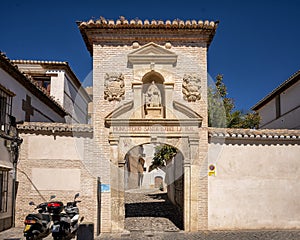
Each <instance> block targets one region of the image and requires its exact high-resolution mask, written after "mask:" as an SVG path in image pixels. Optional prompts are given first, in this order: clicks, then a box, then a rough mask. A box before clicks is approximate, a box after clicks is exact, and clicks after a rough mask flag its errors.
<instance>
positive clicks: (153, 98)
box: [144, 81, 162, 118]
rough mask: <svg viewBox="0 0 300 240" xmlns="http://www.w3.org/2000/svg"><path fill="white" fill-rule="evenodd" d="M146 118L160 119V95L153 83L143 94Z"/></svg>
mask: <svg viewBox="0 0 300 240" xmlns="http://www.w3.org/2000/svg"><path fill="white" fill-rule="evenodd" d="M144 102H145V116H146V118H161V117H162V94H161V92H160V90H159V88H158V87H157V85H156V84H155V82H154V81H152V83H151V84H150V85H149V87H148V89H147V91H146V93H144Z"/></svg>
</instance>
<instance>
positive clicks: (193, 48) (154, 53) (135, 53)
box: [78, 18, 217, 232]
mask: <svg viewBox="0 0 300 240" xmlns="http://www.w3.org/2000/svg"><path fill="white" fill-rule="evenodd" d="M78 26H79V29H80V31H81V34H82V35H83V38H84V40H85V43H86V45H87V48H88V49H89V51H90V53H91V54H92V55H93V102H94V109H93V112H94V116H93V126H94V139H95V140H94V141H95V144H96V146H98V148H99V149H98V150H97V151H95V152H96V158H95V159H97V160H98V161H101V164H100V165H101V169H99V175H100V176H101V181H102V183H103V184H106V185H108V186H109V189H110V190H109V191H107V192H103V193H102V195H101V199H102V200H101V208H100V210H101V231H102V232H120V231H123V230H124V219H125V210H124V187H125V184H124V167H125V156H126V154H127V152H128V151H130V149H132V148H134V147H135V146H140V145H143V144H146V143H153V144H155V143H160V144H168V145H171V146H174V147H176V148H177V149H178V150H179V151H180V152H181V153H182V155H183V172H184V175H183V176H184V181H183V182H184V194H183V195H184V200H183V202H184V203H183V218H184V230H185V231H198V230H200V229H207V211H208V210H207V205H208V204H207V175H206V169H207V159H206V156H207V144H208V139H207V136H208V134H207V128H206V127H207V101H206V98H207V96H206V88H207V60H206V58H207V57H206V54H207V49H208V46H209V44H210V42H211V41H212V38H213V36H214V34H215V30H216V27H217V26H216V24H215V23H214V22H210V23H209V22H207V21H206V22H202V21H199V22H197V21H187V22H183V21H179V20H178V21H177V20H176V21H173V22H170V21H166V22H162V21H158V22H156V21H152V22H151V23H150V22H149V21H144V22H142V21H140V20H137V21H135V20H132V21H130V22H128V21H127V20H126V19H124V18H121V19H119V20H117V21H116V22H114V21H107V20H105V19H103V18H101V19H100V20H98V21H93V20H91V21H89V22H80V23H78ZM105 160H108V161H105ZM203 172H204V174H203Z"/></svg>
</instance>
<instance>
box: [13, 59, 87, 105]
mask: <svg viewBox="0 0 300 240" xmlns="http://www.w3.org/2000/svg"><path fill="white" fill-rule="evenodd" d="M10 61H11V62H12V63H14V64H25V65H26V64H37V65H41V66H43V67H45V68H46V69H49V70H51V69H53V68H59V69H60V70H64V71H65V72H66V73H67V75H68V76H70V77H71V78H72V79H73V80H74V81H73V82H74V84H75V85H76V87H77V88H78V89H80V92H81V93H82V94H83V96H84V97H85V98H86V99H87V101H88V102H91V99H90V97H89V95H88V94H87V92H86V91H85V90H84V88H83V87H82V84H81V82H80V81H79V79H78V78H77V76H76V75H75V73H74V71H73V70H72V68H71V66H70V65H69V63H68V62H65V61H64V62H62V61H40V60H22V59H16V60H10Z"/></svg>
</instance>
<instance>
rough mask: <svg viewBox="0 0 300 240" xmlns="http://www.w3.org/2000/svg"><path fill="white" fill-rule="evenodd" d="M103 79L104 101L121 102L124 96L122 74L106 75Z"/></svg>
mask: <svg viewBox="0 0 300 240" xmlns="http://www.w3.org/2000/svg"><path fill="white" fill-rule="evenodd" d="M104 78H105V81H104V99H106V100H108V101H113V100H116V101H121V100H122V97H123V95H124V94H125V87H124V86H125V84H124V76H123V74H122V73H106V74H105V77H104Z"/></svg>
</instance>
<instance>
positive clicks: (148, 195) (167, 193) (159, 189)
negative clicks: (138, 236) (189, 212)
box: [124, 143, 184, 231]
mask: <svg viewBox="0 0 300 240" xmlns="http://www.w3.org/2000/svg"><path fill="white" fill-rule="evenodd" d="M166 146H167V147H169V148H170V149H173V151H175V152H173V153H172V154H173V155H172V156H171V157H170V158H169V159H167V158H168V157H166V160H165V162H164V164H161V165H155V164H154V162H155V161H154V159H155V157H156V156H157V155H158V151H161V150H162V149H163V148H164V147H166ZM183 160H184V159H183V154H182V153H181V152H180V151H179V150H178V149H177V148H174V147H172V146H170V145H165V144H161V143H156V144H153V143H147V144H143V145H139V146H136V147H134V148H132V149H131V150H130V151H128V152H127V154H126V156H125V163H126V164H125V174H124V176H125V179H124V181H125V229H127V230H129V231H179V230H183V210H184V209H183V207H184V171H183Z"/></svg>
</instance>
